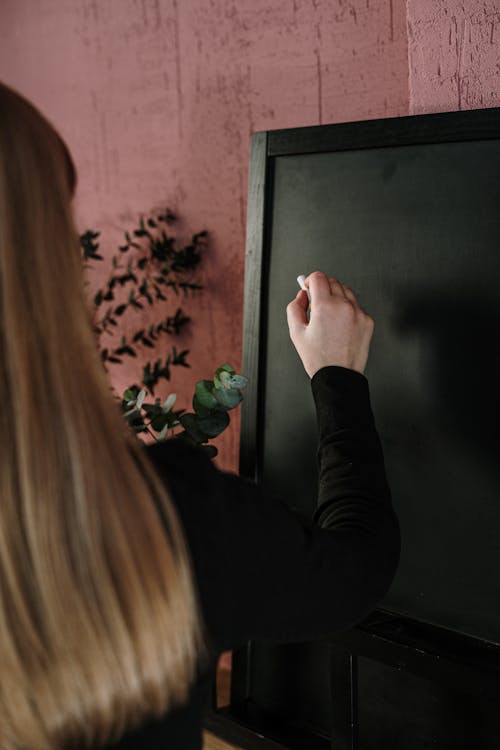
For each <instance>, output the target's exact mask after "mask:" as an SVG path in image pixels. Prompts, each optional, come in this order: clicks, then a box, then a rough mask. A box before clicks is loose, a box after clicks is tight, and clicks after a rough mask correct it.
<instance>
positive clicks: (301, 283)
mask: <svg viewBox="0 0 500 750" xmlns="http://www.w3.org/2000/svg"><path fill="white" fill-rule="evenodd" d="M297 284H298V285H299V286H300V288H301V289H303V290H304V292H307V297H308V299H309V302H310V301H311V294H310V292H309V289H308V288H307V287H306V277H305V276H304V274H301V275H300V276H297Z"/></svg>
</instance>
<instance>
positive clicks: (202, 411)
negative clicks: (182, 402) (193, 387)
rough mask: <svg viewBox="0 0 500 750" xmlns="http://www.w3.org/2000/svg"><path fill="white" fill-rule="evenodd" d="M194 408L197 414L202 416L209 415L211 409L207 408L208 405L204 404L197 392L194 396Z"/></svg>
mask: <svg viewBox="0 0 500 750" xmlns="http://www.w3.org/2000/svg"><path fill="white" fill-rule="evenodd" d="M193 409H194V410H195V412H196V413H197V414H199V415H200V417H208V415H209V414H210V409H207V407H206V406H203V404H202V403H201V401H200V399H199V398H198V396H197V395H196V393H195V394H194V396H193Z"/></svg>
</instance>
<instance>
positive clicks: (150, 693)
mask: <svg viewBox="0 0 500 750" xmlns="http://www.w3.org/2000/svg"><path fill="white" fill-rule="evenodd" d="M0 112H1V113H2V114H1V118H0V295H1V306H2V307H1V332H0V347H1V352H0V379H1V388H2V409H1V411H0V419H1V432H0V434H1V436H2V451H1V454H0V455H1V461H2V466H1V473H0V481H1V497H0V664H1V665H2V667H1V669H2V675H1V680H0V747H1V748H2V750H62V749H63V748H80V747H88V748H102V747H105V746H108V747H111V746H113V747H119V748H125V747H127V748H149V747H155V746H156V745H158V746H160V745H161V746H162V747H166V748H169V750H175V748H182V750H191V749H194V748H200V747H201V724H202V714H203V711H204V709H205V708H206V706H207V702H208V695H209V689H210V684H211V680H212V678H213V673H214V668H215V665H216V662H217V657H218V655H219V654H220V653H221V652H222V651H223V650H225V649H229V648H233V647H236V646H238V645H240V644H242V643H244V642H245V641H246V640H248V639H250V638H266V639H272V640H275V641H280V642H284V641H294V640H295V641H300V640H306V639H311V638H317V637H324V636H327V635H329V634H331V633H332V632H335V631H336V630H340V629H345V628H348V627H350V626H352V625H354V624H355V623H357V622H359V621H360V620H361V619H363V618H364V617H365V616H366V615H367V614H368V613H369V612H370V611H371V610H372V609H373V608H374V607H375V606H376V604H377V603H378V601H379V600H380V599H381V598H382V597H383V596H384V594H385V592H386V591H387V590H388V588H389V586H390V584H391V582H392V580H393V577H394V573H395V571H396V567H397V564H398V560H399V551H400V535H399V525H398V520H397V517H396V515H395V513H394V510H393V508H392V505H391V496H390V490H389V487H388V485H387V481H386V477H385V471H384V462H383V456H382V450H381V446H380V442H379V439H378V435H377V432H376V428H375V425H374V422H373V416H372V412H371V408H370V401H369V393H368V383H367V380H366V378H365V376H364V374H363V372H364V368H365V365H366V361H367V358H368V352H369V346H370V341H371V337H372V333H373V320H372V319H371V318H370V317H369V316H368V315H367V314H366V313H365V312H364V311H363V310H362V309H361V308H360V306H359V305H358V303H357V301H356V298H355V296H354V294H353V292H352V290H351V289H349V287H347V286H344V285H342V284H340V283H339V282H338V281H337V280H335V279H328V278H327V277H326V276H325V275H324V274H322V273H320V272H317V273H313V274H311V275H310V276H309V277H308V279H307V285H308V288H309V291H310V294H311V316H310V321H309V322H308V321H307V317H306V310H307V304H308V302H307V295H306V293H305V292H304V291H300V292H299V293H298V294H297V297H296V298H295V299H294V300H293V301H292V302H291V303H290V304H289V305H288V308H287V315H288V324H289V329H290V335H291V338H292V341H293V343H294V345H295V347H296V349H297V352H298V354H299V356H300V358H301V359H302V362H303V364H304V367H305V369H306V371H307V373H308V375H309V376H310V377H311V385H312V391H313V396H314V398H315V402H316V406H317V413H318V426H319V440H320V447H319V467H320V491H319V498H318V510H317V511H316V513H315V517H314V521H310V522H309V521H306V520H304V519H303V518H298V517H296V516H295V515H294V514H293V513H291V512H290V511H289V510H288V509H287V508H286V507H285V505H284V504H283V503H281V502H280V501H279V500H276V499H274V498H271V497H268V496H266V494H265V492H263V491H262V490H261V489H260V488H259V487H257V486H256V485H254V484H253V483H251V482H248V481H245V480H243V479H241V478H239V477H237V476H236V475H232V474H229V473H224V472H220V471H218V470H217V469H215V467H214V466H213V465H212V463H211V462H210V461H209V459H208V458H206V457H205V455H204V454H203V453H202V452H201V451H200V450H199V449H196V448H191V447H189V446H186V445H182V444H180V443H179V442H177V441H174V442H172V441H170V442H167V443H162V444H157V445H154V446H151V447H148V448H143V447H141V446H140V445H139V444H138V443H137V441H136V439H135V437H134V436H133V435H132V434H131V433H130V432H129V429H128V427H127V426H126V424H125V422H124V421H123V419H122V417H121V415H120V414H119V410H118V408H117V406H116V403H115V402H114V401H113V399H112V397H111V394H110V387H109V383H108V381H107V379H106V374H105V372H104V369H103V367H102V363H101V360H100V357H99V354H98V350H97V346H96V341H95V337H94V333H93V329H92V324H91V321H90V315H89V311H88V308H87V305H86V301H85V294H84V287H83V271H82V263H81V256H80V252H79V247H78V241H77V233H76V230H75V226H74V222H73V216H72V210H71V198H72V195H73V193H74V189H75V170H74V167H73V164H72V161H71V158H70V156H69V153H68V151H67V149H66V147H65V145H64V144H63V142H62V140H61V138H60V137H59V136H58V135H57V133H56V132H55V130H54V129H53V128H52V127H51V125H50V124H49V123H48V122H47V121H46V120H45V119H44V118H43V117H42V116H41V115H40V113H38V111H37V110H36V109H35V108H34V107H33V106H32V105H30V104H29V103H28V102H27V101H26V100H25V99H23V98H22V97H20V96H19V95H18V94H16V93H15V92H13V91H12V90H11V89H9V88H7V87H6V86H0ZM325 591H329V595H328V596H325ZM297 604H298V605H299V606H297Z"/></svg>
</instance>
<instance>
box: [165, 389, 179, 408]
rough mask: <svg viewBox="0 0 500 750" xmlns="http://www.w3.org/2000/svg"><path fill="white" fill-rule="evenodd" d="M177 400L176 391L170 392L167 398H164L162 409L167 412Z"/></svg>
mask: <svg viewBox="0 0 500 750" xmlns="http://www.w3.org/2000/svg"><path fill="white" fill-rule="evenodd" d="M176 400H177V394H176V393H170V394H169V395H168V396H167V398H166V399H165V403H164V404H163V410H164V411H165V412H169V411H170V409H171V408H172V407H173V405H174V404H175V402H176Z"/></svg>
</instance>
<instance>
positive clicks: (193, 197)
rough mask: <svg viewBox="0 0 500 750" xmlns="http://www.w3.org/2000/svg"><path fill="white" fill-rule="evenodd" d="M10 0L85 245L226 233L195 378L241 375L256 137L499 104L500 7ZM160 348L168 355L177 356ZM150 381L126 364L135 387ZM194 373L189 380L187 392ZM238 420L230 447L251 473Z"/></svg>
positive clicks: (210, 273) (10, 53)
mask: <svg viewBox="0 0 500 750" xmlns="http://www.w3.org/2000/svg"><path fill="white" fill-rule="evenodd" d="M464 7H465V4H464V3H463V2H459V1H458V0H449V1H446V2H445V1H444V0H351V1H350V2H347V0H335V1H332V0H286V1H285V0H274V1H272V2H270V0H240V1H239V2H236V1H235V0H189V1H186V0H183V2H181V0H156V2H155V1H154V0H142V1H139V0H67V1H66V2H64V3H63V2H60V0H39V1H38V2H37V3H33V2H31V1H30V0H3V2H2V4H1V8H0V78H1V79H2V80H4V81H5V82H7V83H9V84H11V85H13V86H15V87H17V88H18V89H19V90H20V91H21V92H23V93H24V94H25V95H27V96H28V97H30V98H31V99H32V100H33V101H34V102H35V103H36V104H37V105H39V106H40V108H41V109H42V110H43V111H44V112H45V113H46V114H47V115H48V116H49V117H50V118H51V119H52V120H53V121H54V123H55V124H56V125H57V127H58V128H59V129H60V131H61V132H62V134H63V135H64V137H65V138H66V140H67V141H68V143H69V145H70V148H71V150H72V152H73V154H74V157H75V160H76V163H77V167H78V170H79V176H80V183H79V190H78V197H77V201H76V208H77V215H78V220H79V227H80V229H81V230H83V229H85V228H87V227H88V226H93V227H96V228H98V229H101V230H102V231H103V242H104V244H105V246H107V247H109V248H111V247H114V245H115V243H116V242H117V241H118V240H120V239H121V231H122V230H123V229H125V228H127V227H129V226H130V224H131V222H133V221H134V219H135V217H136V216H137V214H138V213H139V212H146V211H148V210H149V209H150V208H151V207H153V206H158V207H159V206H164V205H168V206H170V207H171V208H172V209H173V210H175V211H177V212H178V213H179V214H180V216H181V217H182V218H183V220H184V221H183V223H182V224H181V226H180V232H181V240H185V241H187V240H189V238H190V236H191V234H192V233H193V232H195V231H197V230H199V229H201V228H207V229H208V230H209V231H210V233H211V243H210V246H209V250H208V252H207V257H206V261H205V264H204V268H203V271H202V274H201V275H202V280H203V282H204V283H205V284H206V286H207V289H206V292H205V293H204V294H203V295H202V296H200V297H199V299H198V300H196V301H194V302H193V303H191V304H190V306H189V309H190V311H191V314H192V317H193V319H194V323H193V328H192V333H191V334H188V335H187V336H186V339H185V345H186V346H188V347H189V348H190V349H191V359H190V361H191V363H192V369H191V370H189V371H182V373H181V375H182V379H185V380H186V382H185V383H184V385H181V382H180V379H179V378H176V377H175V376H174V379H173V381H172V383H171V385H170V387H169V386H168V384H165V385H164V386H163V387H162V390H161V391H159V393H160V395H163V394H164V393H165V392H167V391H169V390H175V391H177V392H178V393H179V401H180V403H181V404H183V405H187V399H188V396H190V394H191V393H192V389H193V386H194V383H195V382H196V380H198V379H200V378H202V377H209V376H210V375H211V374H212V371H213V369H214V368H215V367H216V366H217V365H218V364H220V363H222V362H223V361H227V360H228V361H231V362H232V363H234V365H235V366H237V367H238V368H239V367H240V365H241V324H242V299H243V271H244V245H245V221H246V198H247V196H246V192H247V179H248V156H249V142H250V136H251V134H252V133H253V132H255V131H257V130H265V129H275V128H286V127H295V126H297V127H298V126H303V125H316V124H321V123H327V122H341V121H348V120H358V119H368V118H376V117H395V116H400V115H406V114H420V113H424V112H434V111H442V110H457V109H461V108H464V109H465V108H471V107H483V106H484V107H488V106H498V105H499V104H500V6H499V4H498V0H471V1H470V2H468V3H467V6H466V7H467V10H465V9H464ZM161 354H162V351H161V350H160V351H159V352H158V356H161ZM139 374H140V366H139V365H137V364H135V365H134V363H131V364H130V365H129V366H128V368H127V370H126V371H125V370H124V368H121V367H116V368H115V369H114V372H113V373H112V377H113V382H114V383H115V385H116V387H117V388H118V389H119V390H121V389H122V388H123V387H124V386H125V385H127V384H128V383H129V382H130V381H133V380H137V379H138V376H139ZM186 375H187V377H186ZM238 426H239V424H238V418H236V419H234V418H233V425H232V427H231V428H230V429H229V430H228V431H227V433H225V434H224V435H223V436H222V437H221V438H220V440H219V446H220V449H221V454H220V464H221V465H223V466H225V467H226V468H236V466H237V454H238Z"/></svg>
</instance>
